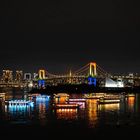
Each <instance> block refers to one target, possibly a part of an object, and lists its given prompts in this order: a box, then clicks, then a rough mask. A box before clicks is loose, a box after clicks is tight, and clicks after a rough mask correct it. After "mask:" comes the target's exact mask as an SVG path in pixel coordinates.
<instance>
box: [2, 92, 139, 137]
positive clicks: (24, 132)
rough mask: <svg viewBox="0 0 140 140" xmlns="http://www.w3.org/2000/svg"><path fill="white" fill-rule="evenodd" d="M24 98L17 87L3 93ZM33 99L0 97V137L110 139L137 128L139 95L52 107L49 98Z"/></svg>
mask: <svg viewBox="0 0 140 140" xmlns="http://www.w3.org/2000/svg"><path fill="white" fill-rule="evenodd" d="M70 97H71V98H82V97H83V94H78V95H77V94H71V95H70ZM26 98H28V93H24V91H21V90H18V91H16V90H14V91H9V92H8V91H7V92H6V100H10V99H26ZM33 101H34V106H30V105H27V106H8V105H6V104H5V102H3V100H2V99H0V130H1V136H4V137H5V138H6V137H13V136H14V137H16V136H18V137H19V136H20V137H22V138H23V137H25V138H26V137H36V136H37V137H40V138H41V137H43V136H45V137H51V138H55V137H56V136H57V137H58V139H59V138H61V139H63V138H64V139H67V137H68V138H71V139H73V138H76V139H78V138H82V137H85V138H86V137H92V138H93V139H96V138H97V139H99V138H101V137H104V138H105V137H106V138H108V139H112V138H121V137H123V138H125V137H129V138H135V137H136V134H138V132H139V131H140V94H134V95H133V96H127V97H126V96H123V97H122V100H121V103H118V104H105V105H98V104H97V100H95V99H87V100H86V102H85V103H83V105H82V106H81V108H80V109H58V110H53V109H52V107H51V104H52V99H51V97H50V98H47V99H44V100H40V99H33Z"/></svg>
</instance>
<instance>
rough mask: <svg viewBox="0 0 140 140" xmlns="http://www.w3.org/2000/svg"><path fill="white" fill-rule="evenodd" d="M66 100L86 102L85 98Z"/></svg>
mask: <svg viewBox="0 0 140 140" xmlns="http://www.w3.org/2000/svg"><path fill="white" fill-rule="evenodd" d="M67 102H86V99H68V101H67Z"/></svg>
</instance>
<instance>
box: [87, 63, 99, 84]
mask: <svg viewBox="0 0 140 140" xmlns="http://www.w3.org/2000/svg"><path fill="white" fill-rule="evenodd" d="M96 69H97V66H96V63H95V62H91V63H90V65H89V77H88V84H89V85H94V86H96V81H97V80H96V76H97V70H96Z"/></svg>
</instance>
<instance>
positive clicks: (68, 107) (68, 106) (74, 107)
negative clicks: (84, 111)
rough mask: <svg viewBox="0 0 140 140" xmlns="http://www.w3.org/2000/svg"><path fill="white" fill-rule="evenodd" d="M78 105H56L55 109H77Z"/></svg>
mask: <svg viewBox="0 0 140 140" xmlns="http://www.w3.org/2000/svg"><path fill="white" fill-rule="evenodd" d="M77 108H79V105H78V104H55V105H54V109H77Z"/></svg>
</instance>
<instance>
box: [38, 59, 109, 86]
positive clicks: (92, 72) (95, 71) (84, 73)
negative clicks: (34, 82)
mask: <svg viewBox="0 0 140 140" xmlns="http://www.w3.org/2000/svg"><path fill="white" fill-rule="evenodd" d="M107 77H108V78H110V77H111V74H109V73H108V72H106V71H105V70H104V69H103V68H101V67H100V66H99V65H97V63H96V62H90V63H88V64H86V65H85V66H83V67H81V68H79V69H78V70H76V71H73V72H71V71H70V72H69V73H68V74H62V75H57V74H52V73H50V72H48V71H46V70H39V73H38V79H39V80H38V81H39V85H40V86H41V85H42V84H44V82H45V83H47V84H49V85H58V84H84V83H85V84H90V85H92V84H93V85H94V86H96V85H97V83H98V84H101V83H102V84H103V83H104V81H105V79H106V78H107Z"/></svg>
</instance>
